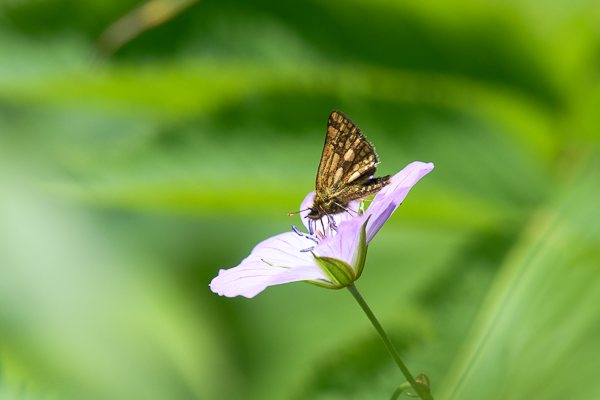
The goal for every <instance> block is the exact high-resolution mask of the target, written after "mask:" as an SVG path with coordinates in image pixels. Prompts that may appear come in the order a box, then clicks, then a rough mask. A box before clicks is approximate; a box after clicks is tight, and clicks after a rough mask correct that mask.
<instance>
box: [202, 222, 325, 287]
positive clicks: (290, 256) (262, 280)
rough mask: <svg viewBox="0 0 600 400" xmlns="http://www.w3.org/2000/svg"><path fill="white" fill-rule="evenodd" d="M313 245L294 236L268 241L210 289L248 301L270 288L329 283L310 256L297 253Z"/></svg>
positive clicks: (224, 273)
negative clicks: (310, 282) (285, 285)
mask: <svg viewBox="0 0 600 400" xmlns="http://www.w3.org/2000/svg"><path fill="white" fill-rule="evenodd" d="M312 245H314V242H312V241H310V240H308V239H306V238H303V237H301V236H298V235H297V234H296V233H293V232H286V233H282V234H280V235H277V236H274V237H272V238H269V239H267V240H265V241H263V242H261V243H259V244H258V245H257V246H256V247H255V248H254V249H253V250H252V252H251V253H250V255H249V256H248V257H247V258H246V259H244V260H243V261H242V262H241V263H240V265H238V266H237V267H234V268H230V269H227V270H223V269H222V270H220V271H219V275H218V276H217V277H215V278H214V279H213V280H212V282H211V283H210V289H211V290H212V291H213V292H215V293H217V294H219V295H221V296H227V297H235V296H244V297H248V298H251V297H254V296H256V295H257V294H258V293H260V292H262V291H263V290H265V289H266V288H267V287H268V286H272V285H279V284H282V283H289V282H297V281H305V280H321V281H323V280H324V281H328V280H327V276H326V275H325V274H324V273H323V271H321V269H320V268H319V267H318V266H317V265H316V264H315V261H314V258H313V256H312V254H311V253H310V252H301V251H300V250H301V249H303V248H306V247H310V246H312Z"/></svg>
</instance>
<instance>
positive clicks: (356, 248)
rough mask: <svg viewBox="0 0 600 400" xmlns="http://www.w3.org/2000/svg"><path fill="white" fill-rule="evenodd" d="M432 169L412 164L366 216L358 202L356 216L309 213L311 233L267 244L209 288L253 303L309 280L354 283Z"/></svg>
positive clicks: (309, 198)
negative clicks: (378, 239)
mask: <svg viewBox="0 0 600 400" xmlns="http://www.w3.org/2000/svg"><path fill="white" fill-rule="evenodd" d="M431 170H433V164H432V163H422V162H419V161H415V162H412V163H410V164H409V165H407V166H406V167H405V168H404V169H403V170H402V171H400V172H398V173H397V174H396V175H394V176H393V177H392V179H391V183H390V184H389V185H387V186H385V187H384V188H383V189H381V190H380V191H379V192H378V193H377V194H376V195H375V198H374V199H373V202H372V203H371V205H370V207H369V208H368V209H367V210H366V211H365V212H363V213H359V212H358V208H359V205H360V204H359V203H358V202H352V203H351V204H349V206H348V208H349V209H350V210H353V211H355V212H354V213H351V212H344V213H340V214H336V215H333V216H330V218H328V217H323V218H322V220H321V221H312V220H310V219H308V218H306V215H307V214H308V211H305V212H303V213H301V216H302V222H303V223H304V225H305V226H306V228H307V229H308V233H303V232H300V231H299V230H298V229H296V228H295V227H293V231H292V232H286V233H282V234H279V235H277V236H273V237H271V238H269V239H266V240H264V241H263V242H261V243H259V244H258V245H257V246H256V247H255V248H254V249H253V250H252V252H251V253H250V255H249V256H248V257H246V258H245V259H244V260H242V262H241V263H240V265H238V266H237V267H234V268H230V269H222V270H220V271H219V275H218V276H217V277H215V278H214V279H213V280H212V282H211V283H210V289H211V290H212V291H213V292H215V293H218V294H219V295H221V296H227V297H235V296H244V297H248V298H251V297H254V296H256V295H257V294H258V293H260V292H262V291H263V290H265V289H266V288H267V287H269V286H273V285H280V284H282V283H289V282H297V281H307V282H310V283H313V284H316V285H319V286H323V287H328V288H342V287H345V286H348V285H350V284H352V283H353V282H354V281H355V280H356V279H358V278H359V277H360V275H361V273H362V270H363V267H364V262H365V257H366V251H367V245H368V243H369V242H370V241H371V240H372V239H373V237H375V235H376V234H377V232H379V229H381V227H382V226H383V224H384V223H385V222H386V221H387V220H388V218H389V217H390V216H391V215H392V214H393V212H394V211H395V210H396V208H398V206H399V205H400V204H401V203H402V201H404V198H405V197H406V195H407V194H408V191H409V190H410V189H411V188H412V187H413V186H414V185H415V184H416V183H417V182H418V181H419V180H420V179H421V178H422V177H423V176H425V175H426V174H428V173H429V172H430V171H431ZM313 197H314V192H311V193H309V194H308V195H307V196H306V198H305V199H304V201H303V202H302V206H301V208H300V209H305V208H307V207H309V206H310V205H312V201H313Z"/></svg>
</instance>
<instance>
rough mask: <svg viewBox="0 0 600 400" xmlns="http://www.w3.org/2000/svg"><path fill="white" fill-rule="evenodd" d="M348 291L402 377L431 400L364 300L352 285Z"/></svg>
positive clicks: (422, 395) (420, 395)
mask: <svg viewBox="0 0 600 400" xmlns="http://www.w3.org/2000/svg"><path fill="white" fill-rule="evenodd" d="M348 290H349V291H350V293H352V296H354V298H355V299H356V301H357V302H358V304H359V305H360V307H361V308H362V309H363V311H364V312H365V314H367V317H368V318H369V320H370V321H371V324H373V326H374V327H375V330H376V331H377V333H379V336H380V337H381V340H383V343H384V344H385V347H386V348H387V349H388V351H389V352H390V354H391V356H392V358H393V359H394V361H395V362H396V365H397V366H398V368H400V371H402V374H403V375H404V377H405V378H406V380H407V381H408V383H409V384H410V386H411V387H412V388H413V390H414V391H415V393H417V394H418V395H419V397H420V398H421V399H423V400H433V396H431V393H429V390H428V389H427V388H425V387H424V386H422V385H420V384H418V383H417V381H415V378H413V376H412V374H411V373H410V371H409V370H408V368H407V367H406V365H405V364H404V362H403V361H402V359H401V358H400V355H399V354H398V351H397V350H396V348H395V347H394V345H393V344H392V341H391V340H390V338H389V337H388V335H387V333H385V331H384V330H383V327H382V326H381V324H380V323H379V321H378V320H377V318H376V317H375V314H373V311H371V308H370V307H369V305H368V304H367V302H366V301H365V299H364V298H363V297H362V296H361V294H360V293H359V291H358V289H357V288H356V286H355V285H354V284H352V285H349V286H348Z"/></svg>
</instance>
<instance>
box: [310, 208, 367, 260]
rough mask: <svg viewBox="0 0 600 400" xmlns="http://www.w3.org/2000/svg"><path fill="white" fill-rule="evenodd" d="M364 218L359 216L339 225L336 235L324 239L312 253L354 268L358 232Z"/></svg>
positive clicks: (357, 246) (358, 237) (357, 247)
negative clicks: (334, 259)
mask: <svg viewBox="0 0 600 400" xmlns="http://www.w3.org/2000/svg"><path fill="white" fill-rule="evenodd" d="M366 218H367V217H366V216H365V215H361V216H358V217H355V218H353V219H352V220H349V221H344V222H342V223H340V225H339V226H338V230H337V234H336V235H335V236H331V237H327V238H325V239H324V240H323V241H322V242H321V243H319V245H318V246H317V247H315V249H314V250H313V252H314V253H315V254H316V255H318V256H319V257H330V258H336V259H338V260H342V261H344V262H345V263H346V264H348V265H350V266H351V267H352V268H356V257H357V255H358V250H359V241H360V231H361V228H362V226H363V224H364V223H365V221H366Z"/></svg>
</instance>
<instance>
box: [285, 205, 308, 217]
mask: <svg viewBox="0 0 600 400" xmlns="http://www.w3.org/2000/svg"><path fill="white" fill-rule="evenodd" d="M308 210H310V207H308V208H305V209H304V210H299V211H295V212H290V213H288V217H291V216H292V215H296V214H300V213H301V212H304V211H308Z"/></svg>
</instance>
